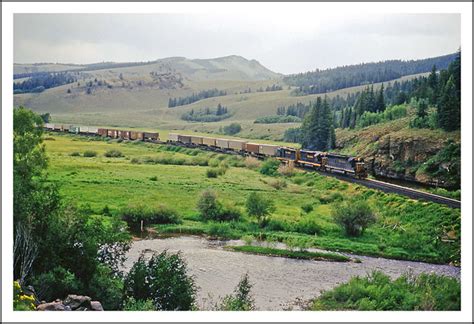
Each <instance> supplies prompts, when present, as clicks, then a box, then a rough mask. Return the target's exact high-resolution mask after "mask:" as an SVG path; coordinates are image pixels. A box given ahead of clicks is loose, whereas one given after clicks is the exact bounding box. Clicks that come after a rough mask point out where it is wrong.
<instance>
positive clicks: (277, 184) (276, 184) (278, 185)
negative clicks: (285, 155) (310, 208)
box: [268, 179, 288, 190]
mask: <svg viewBox="0 0 474 324" xmlns="http://www.w3.org/2000/svg"><path fill="white" fill-rule="evenodd" d="M268 184H269V185H270V186H272V187H273V188H275V189H276V190H280V189H283V188H286V187H287V186H288V184H287V183H286V181H285V180H281V179H277V180H274V181H270V182H269V183H268Z"/></svg>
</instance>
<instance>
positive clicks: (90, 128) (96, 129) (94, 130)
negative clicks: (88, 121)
mask: <svg viewBox="0 0 474 324" xmlns="http://www.w3.org/2000/svg"><path fill="white" fill-rule="evenodd" d="M89 134H99V129H98V128H97V127H89Z"/></svg>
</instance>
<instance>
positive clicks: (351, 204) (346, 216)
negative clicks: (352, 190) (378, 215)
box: [333, 200, 376, 236]
mask: <svg viewBox="0 0 474 324" xmlns="http://www.w3.org/2000/svg"><path fill="white" fill-rule="evenodd" d="M335 207H336V208H334V209H333V216H334V220H335V221H336V223H338V224H339V225H340V226H342V227H343V228H344V230H345V232H346V234H347V235H348V236H360V235H362V234H363V233H364V231H365V229H366V228H367V227H368V226H369V225H370V224H372V223H375V220H376V219H375V215H374V213H373V212H372V210H371V208H370V206H369V205H368V204H367V202H365V201H363V200H351V201H346V202H343V203H341V204H337V205H336V206H335Z"/></svg>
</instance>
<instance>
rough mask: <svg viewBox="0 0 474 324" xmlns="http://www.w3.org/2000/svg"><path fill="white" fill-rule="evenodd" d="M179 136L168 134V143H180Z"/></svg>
mask: <svg viewBox="0 0 474 324" xmlns="http://www.w3.org/2000/svg"><path fill="white" fill-rule="evenodd" d="M178 138H179V135H178V134H176V133H169V134H168V142H178Z"/></svg>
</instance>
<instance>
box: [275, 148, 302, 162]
mask: <svg viewBox="0 0 474 324" xmlns="http://www.w3.org/2000/svg"><path fill="white" fill-rule="evenodd" d="M299 153H300V150H298V149H295V148H292V147H279V148H278V150H277V159H279V160H282V161H293V162H294V161H296V160H299V159H300V154H299Z"/></svg>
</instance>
